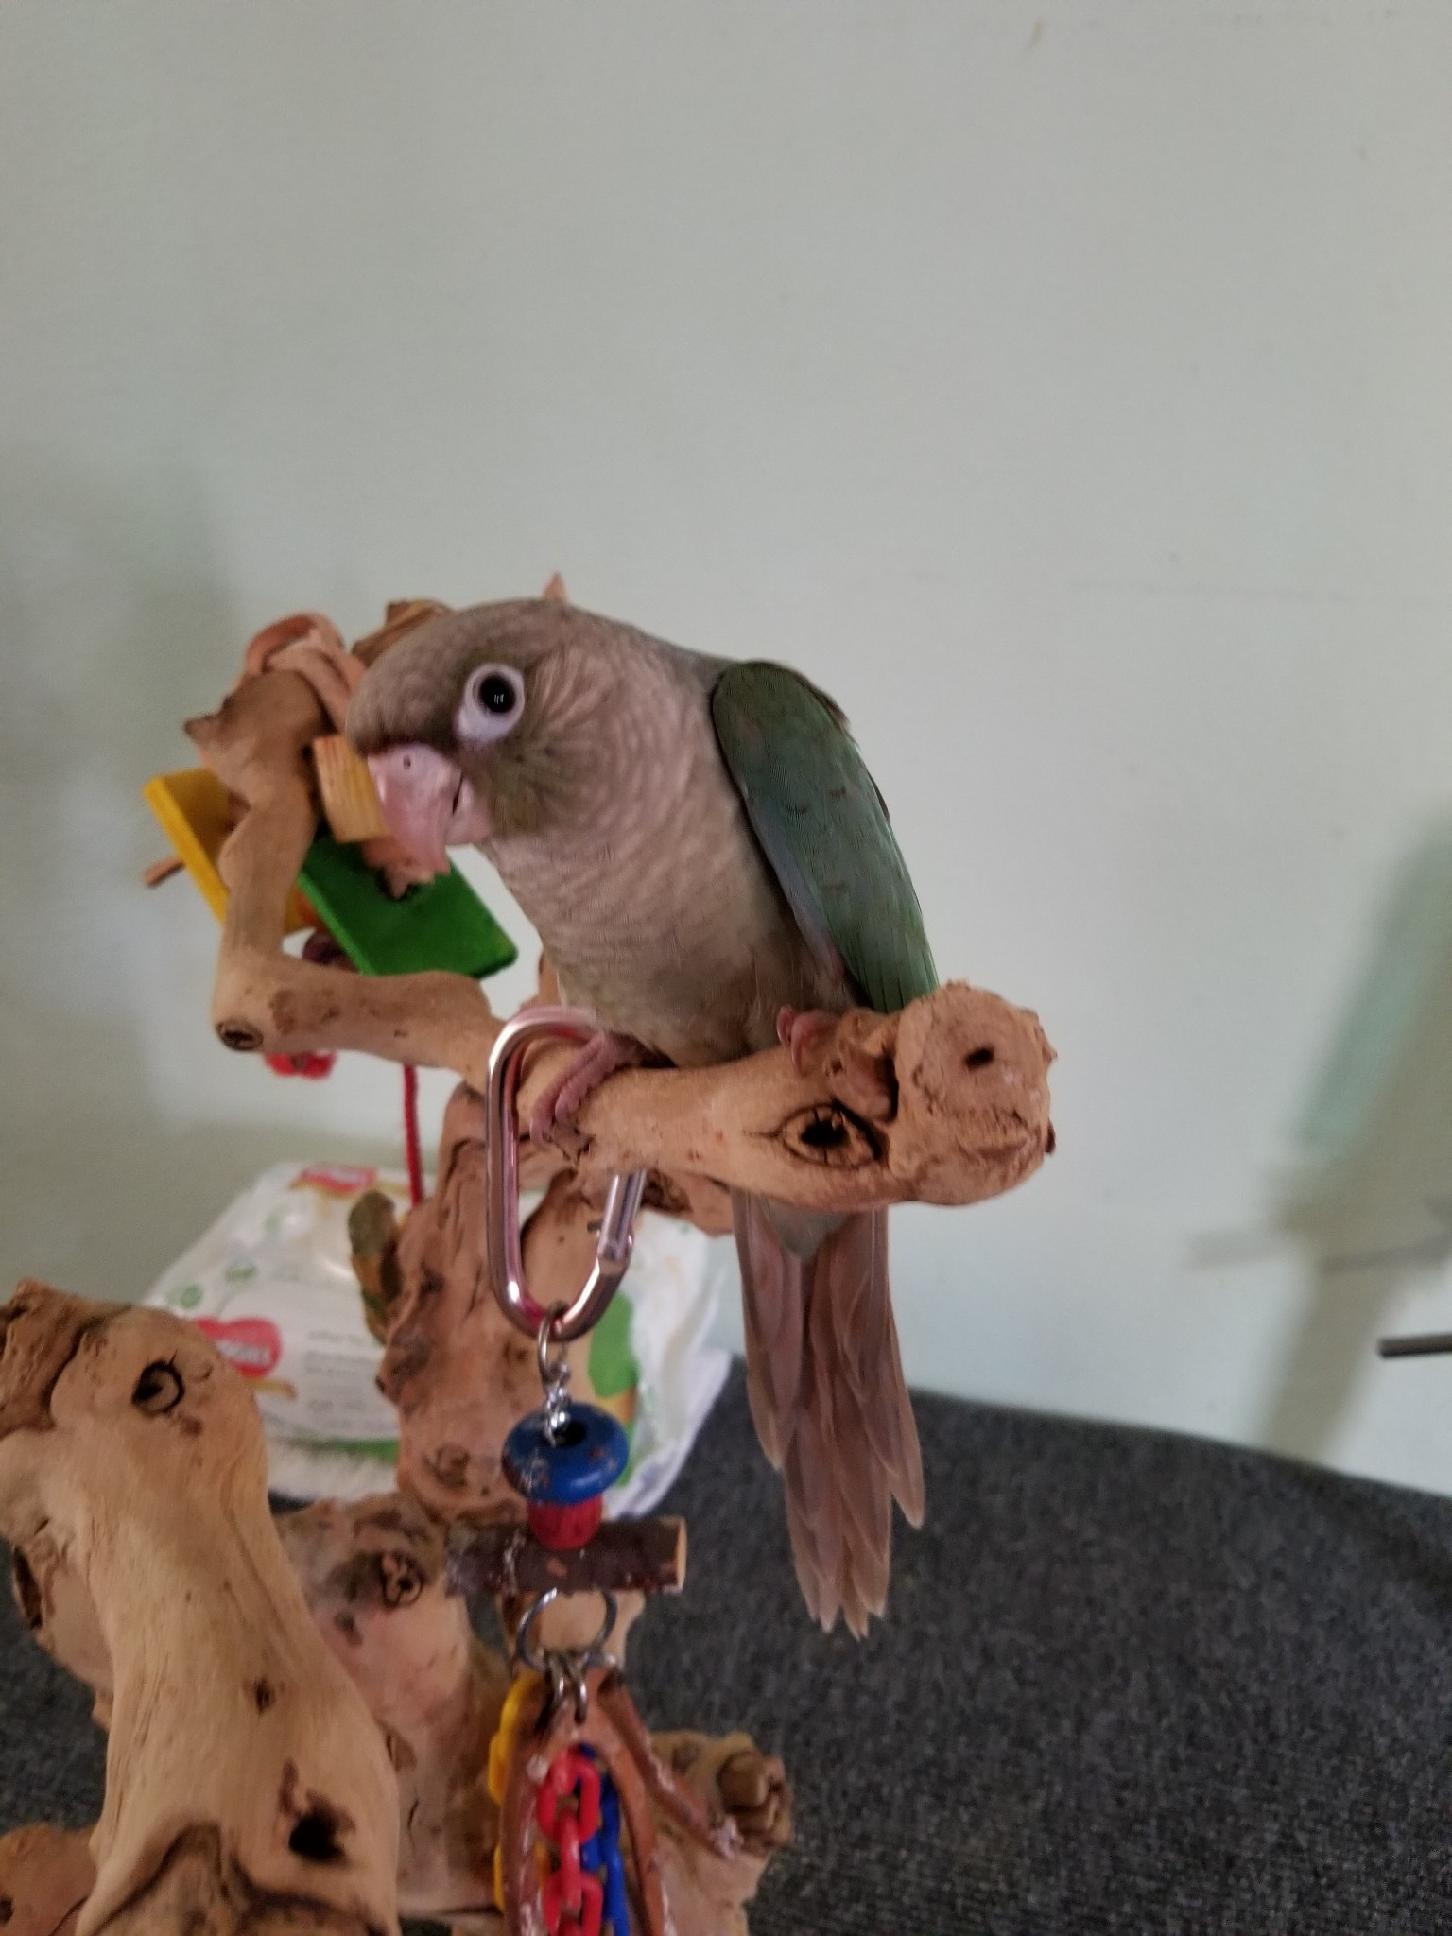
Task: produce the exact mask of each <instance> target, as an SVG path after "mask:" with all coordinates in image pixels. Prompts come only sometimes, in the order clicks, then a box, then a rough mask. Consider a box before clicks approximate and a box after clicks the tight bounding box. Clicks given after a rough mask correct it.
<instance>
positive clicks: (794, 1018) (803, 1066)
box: [776, 1008, 842, 1076]
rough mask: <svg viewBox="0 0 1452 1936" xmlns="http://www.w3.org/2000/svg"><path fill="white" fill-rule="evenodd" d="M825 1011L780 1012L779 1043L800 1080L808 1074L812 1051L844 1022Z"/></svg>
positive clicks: (777, 1033) (794, 1009) (812, 1009)
mask: <svg viewBox="0 0 1452 1936" xmlns="http://www.w3.org/2000/svg"><path fill="white" fill-rule="evenodd" d="M841 1019H842V1017H841V1016H840V1015H829V1014H828V1013H827V1011H826V1010H825V1009H823V1008H782V1009H778V1010H777V1017H776V1039H777V1041H778V1042H780V1043H781V1045H782V1047H783V1048H784V1049H785V1050H786V1051H787V1053H788V1054H789V1055H790V1056H791V1059H792V1067H793V1068H794V1069H795V1070H796V1072H797V1074H798V1075H799V1076H804V1075H806V1074H807V1069H808V1064H809V1062H810V1061H811V1055H812V1050H813V1048H814V1047H815V1045H816V1044H817V1043H818V1042H820V1041H821V1039H822V1037H823V1036H825V1035H830V1034H831V1033H832V1031H833V1030H834V1029H835V1028H836V1026H837V1024H838V1023H839V1022H840V1021H841Z"/></svg>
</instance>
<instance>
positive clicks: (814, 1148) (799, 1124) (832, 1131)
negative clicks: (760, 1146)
mask: <svg viewBox="0 0 1452 1936" xmlns="http://www.w3.org/2000/svg"><path fill="white" fill-rule="evenodd" d="M777 1133H778V1135H779V1136H780V1138H781V1141H782V1144H783V1146H784V1147H785V1148H786V1149H788V1150H789V1151H790V1152H791V1154H792V1155H793V1156H799V1157H800V1158H801V1159H802V1161H803V1162H804V1163H815V1164H818V1165H820V1166H821V1167H822V1168H823V1169H829V1170H861V1169H866V1168H868V1167H869V1166H870V1165H872V1164H874V1163H876V1162H878V1161H879V1160H880V1151H879V1148H878V1138H877V1137H876V1136H875V1135H874V1133H873V1131H872V1130H871V1129H870V1128H869V1127H868V1125H867V1124H866V1123H865V1122H863V1120H862V1118H861V1117H860V1116H855V1115H854V1114H853V1113H852V1111H851V1110H850V1109H846V1108H844V1107H843V1105H842V1104H841V1103H839V1102H828V1103H813V1104H812V1105H811V1107H810V1108H808V1109H803V1110H801V1111H799V1112H798V1114H797V1115H795V1116H789V1117H788V1118H787V1120H786V1121H785V1122H784V1123H783V1124H782V1126H781V1128H780V1130H779V1131H778V1132H777Z"/></svg>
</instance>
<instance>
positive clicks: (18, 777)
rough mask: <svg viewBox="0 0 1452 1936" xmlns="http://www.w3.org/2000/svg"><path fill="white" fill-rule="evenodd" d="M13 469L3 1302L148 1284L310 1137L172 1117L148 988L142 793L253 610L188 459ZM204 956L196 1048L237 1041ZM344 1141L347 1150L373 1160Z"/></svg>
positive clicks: (1, 1147) (4, 857)
mask: <svg viewBox="0 0 1452 1936" xmlns="http://www.w3.org/2000/svg"><path fill="white" fill-rule="evenodd" d="M0 478H3V484H0V611H3V613H4V621H3V622H4V641H3V653H0V935H3V944H0V1001H3V1004H4V1014H5V1016H6V1017H7V1018H8V1019H7V1021H6V1023H5V1026H4V1027H3V1029H0V1095H3V1097H4V1113H3V1116H0V1299H3V1297H4V1296H5V1295H6V1294H7V1293H8V1291H9V1289H10V1287H11V1285H12V1284H13V1282H14V1280H15V1279H16V1278H17V1277H18V1276H20V1275H21V1274H33V1275H37V1276H43V1277H47V1278H49V1279H51V1280H52V1281H54V1282H57V1283H60V1284H62V1285H64V1286H66V1287H67V1288H69V1289H72V1290H76V1291H80V1292H84V1293H86V1294H89V1295H94V1296H109V1297H122V1298H130V1297H135V1296H138V1295H139V1294H140V1293H141V1292H142V1291H143V1290H144V1289H145V1288H146V1286H147V1285H148V1283H149V1282H150V1281H151V1279H152V1277H153V1276H154V1275H155V1274H156V1272H157V1271H158V1270H159V1269H160V1268H161V1267H162V1266H163V1265H165V1264H166V1263H167V1262H169V1261H170V1260H171V1258H172V1257H174V1256H175V1255H177V1253H178V1252H179V1251H180V1250H181V1249H182V1248H183V1246H184V1245H185V1244H187V1243H190V1242H191V1241H192V1240H193V1239H194V1238H195V1236H196V1235H197V1233H198V1231H199V1230H200V1229H201V1228H202V1226H203V1224H204V1223H206V1222H207V1221H209V1220H210V1219H211V1218H212V1217H213V1216H214V1215H215V1214H216V1213H217V1212H218V1211H220V1210H221V1209H222V1207H223V1206H224V1205H225V1204H226V1202H227V1201H228V1200H229V1199H230V1198H231V1197H232V1196H233V1195H234V1194H235V1193H236V1190H237V1189H238V1187H239V1186H240V1185H241V1183H242V1182H244V1181H245V1180H247V1179H248V1178H249V1177H251V1176H252V1175H254V1174H255V1173H256V1172H257V1171H258V1170H259V1169H261V1168H262V1167H263V1166H264V1165H265V1164H267V1163H272V1162H279V1161H283V1160H285V1159H286V1158H287V1157H288V1156H289V1155H290V1154H294V1153H297V1152H296V1151H295V1149H292V1148H289V1146H288V1136H287V1132H286V1131H278V1130H275V1129H268V1128H266V1127H251V1128H249V1127H236V1128H233V1127H229V1126H225V1125H220V1126H219V1125H216V1124H213V1125H207V1124H199V1123H197V1122H195V1121H180V1120H176V1119H175V1118H174V1117H173V1118H172V1119H170V1120H168V1118H167V1114H166V1112H165V1111H163V1110H160V1109H158V1108H157V1107H156V1106H155V1100H154V1096H153V1093H152V1091H153V1088H154V1082H153V1077H152V1072H151V1069H150V1067H149V1058H148V1048H149V1044H148V1039H147V1036H146V1032H145V1028H144V1025H143V1023H142V1021H141V1020H140V1017H139V1005H138V999H137V997H138V993H139V992H144V991H141V990H140V980H141V978H143V977H144V976H145V975H146V974H147V966H146V964H147V963H148V962H151V963H152V964H153V965H154V964H155V961H156V959H157V951H159V950H162V949H164V948H165V947H166V946H167V938H166V937H167V927H166V924H165V923H163V922H159V921H158V920H157V919H156V910H155V909H154V908H151V907H149V906H148V905H147V902H146V896H145V892H144V890H143V889H142V887H141V885H140V881H139V875H140V872H141V869H142V867H143V866H144V865H145V863H146V862H147V861H149V860H152V859H154V858H156V856H157V854H158V853H159V852H160V851H161V849H162V845H163V843H161V842H160V841H159V839H158V837H157V833H156V830H155V828H154V826H153V825H152V824H151V823H150V820H149V816H148V815H147V814H146V812H145V809H144V808H143V807H142V805H141V802H140V800H139V797H138V794H139V788H140V786H141V784H142V782H143V781H144V780H145V778H146V776H147V775H148V774H150V773H151V772H152V771H153V770H155V768H156V767H157V766H158V765H164V764H166V763H168V762H169V761H171V762H173V763H174V761H175V755H176V749H177V744H178V739H177V722H178V720H179V718H180V716H181V714H182V713H183V712H184V711H185V710H187V709H188V708H187V704H186V696H187V695H189V694H194V693H197V692H200V693H201V695H202V696H203V697H206V696H207V695H208V694H210V693H211V692H212V690H213V689H214V687H215V684H216V681H215V677H211V676H204V677H202V678H201V679H200V680H199V679H198V677H197V671H196V667H197V661H198V660H199V659H205V658H207V657H208V656H209V655H215V659H216V662H217V663H228V664H230V663H231V662H232V660H233V659H234V658H235V643H234V642H235V640H236V639H237V638H238V637H239V636H240V632H241V628H240V626H239V624H238V622H237V620H236V618H235V615H234V614H233V613H232V611H231V609H230V607H229V603H228V600H227V598H226V596H225V594H224V593H223V592H222V591H221V590H220V589H219V586H218V582H217V574H216V573H215V572H214V570H213V569H212V566H211V546H210V542H209V535H208V530H207V524H206V518H205V515H204V512H203V509H202V507H201V504H200V502H199V499H198V495H197V493H196V492H195V491H194V490H193V489H192V488H191V487H190V484H189V482H188V480H187V479H186V478H185V477H184V476H180V475H171V476H168V477H162V478H156V477H152V478H150V479H149V480H139V481H138V482H137V484H136V485H135V487H134V488H130V489H128V490H127V492H126V493H125V494H124V495H120V494H117V493H114V492H112V491H110V490H107V489H103V488H101V487H98V486H97V485H96V484H95V483H94V482H92V481H90V480H88V479H86V478H78V477H75V476H67V475H61V474H58V473H57V472H56V471H55V469H54V467H53V466H51V465H49V464H44V465H42V464H39V463H35V462H31V461H28V460H27V458H26V456H25V454H24V453H23V452H22V453H10V454H9V455H8V456H7V458H6V461H5V462H4V463H3V465H0ZM219 640H225V641H228V644H227V646H226V649H225V651H218V650H217V649H216V642H217V641H219ZM153 971H154V967H153ZM208 973H209V968H208V965H207V962H206V959H205V957H199V960H198V964H197V985H196V996H197V999H196V1002H195V1007H194V1010H192V1011H191V1012H189V1013H187V1014H185V1015H177V1016H175V1017H174V1018H168V1020H167V1026H169V1027H170V1028H172V1029H173V1030H174V1034H173V1036H172V1037H171V1041H172V1044H173V1051H172V1052H173V1053H174V1054H175V1055H176V1056H178V1057H180V1058H183V1059H184V1058H186V1057H187V1056H190V1055H193V1054H195V1055H196V1056H198V1057H200V1056H203V1055H213V1054H217V1053H220V1051H218V1050H217V1048H216V1044H215V1040H214V1038H213V1036H212V1033H211V1030H210V1027H209V1026H208V1021H207V1013H206V996H205V992H204V991H205V988H206V985H207V984H206V981H205V979H203V977H205V976H206V975H207V974H208ZM191 979H192V977H191V972H190V965H189V964H188V971H187V980H188V982H189V983H190V981H191ZM151 1046H154V1044H153V1045H151ZM151 1059H152V1060H154V1055H153V1056H152V1058H151ZM279 1104H280V1107H279V1119H280V1120H285V1110H284V1108H283V1106H282V1099H281V1098H280V1099H279ZM346 1142H347V1139H342V1138H332V1137H330V1139H329V1153H330V1154H332V1155H335V1156H336V1157H337V1159H338V1160H339V1161H349V1160H353V1159H355V1158H356V1159H359V1160H362V1159H364V1158H366V1157H367V1156H369V1155H372V1156H373V1157H374V1158H375V1159H376V1156H377V1154H378V1152H377V1150H376V1149H375V1148H365V1147H363V1146H361V1145H360V1146H357V1147H355V1148H353V1149H349V1148H348V1147H346Z"/></svg>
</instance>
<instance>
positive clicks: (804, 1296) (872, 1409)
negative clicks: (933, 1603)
mask: <svg viewBox="0 0 1452 1936" xmlns="http://www.w3.org/2000/svg"><path fill="white" fill-rule="evenodd" d="M734 1211H735V1224H736V1243H737V1250H738V1254H739V1256H740V1259H741V1278H742V1289H743V1300H744V1310H745V1323H746V1364H747V1390H748V1393H749V1396H750V1400H751V1410H752V1417H753V1420H754V1422H755V1425H756V1430H757V1434H758V1436H759V1437H760V1439H761V1443H762V1446H763V1448H764V1449H765V1451H766V1454H767V1457H768V1458H769V1459H770V1460H771V1462H772V1464H773V1465H775V1466H777V1467H778V1468H779V1469H780V1470H781V1471H782V1472H783V1474H784V1476H785V1479H786V1495H787V1527H788V1531H789V1533H790V1535H791V1542H792V1553H793V1558H794V1560H795V1563H796V1571H797V1578H798V1580H799V1581H800V1582H801V1587H802V1595H803V1598H804V1599H805V1600H806V1603H807V1606H808V1608H809V1610H810V1611H811V1613H812V1614H813V1616H814V1618H816V1619H817V1620H818V1621H820V1623H821V1624H822V1626H823V1627H826V1628H828V1629H830V1628H831V1627H832V1626H833V1625H835V1623H836V1620H837V1617H838V1614H839V1613H840V1614H841V1615H842V1616H843V1617H844V1618H845V1619H846V1622H847V1625H848V1626H849V1627H850V1629H851V1630H852V1632H853V1633H855V1634H858V1635H861V1634H863V1633H865V1632H866V1630H867V1625H868V1621H869V1618H870V1616H871V1615H873V1614H881V1613H882V1611H883V1609H884V1607H885V1606H886V1603H887V1588H888V1578H889V1573H890V1570H891V1551H892V1501H893V1500H894V1499H896V1500H897V1501H898V1503H899V1505H900V1506H901V1507H902V1509H903V1511H904V1513H905V1514H906V1515H907V1517H908V1519H909V1520H910V1521H911V1522H912V1523H913V1524H914V1525H919V1524H921V1522H922V1515H923V1466H922V1453H921V1451H920V1449H919V1445H918V1435H917V1426H916V1423H915V1421H914V1419H913V1413H912V1403H911V1400H910V1399H909V1397H908V1392H907V1386H906V1383H905V1381H904V1379H903V1372H902V1359H901V1356H900V1354H899V1351H898V1343H897V1327H896V1325H895V1324H894V1322H893V1316H892V1302H891V1298H890V1295H889V1291H888V1278H887V1213H886V1212H885V1211H873V1212H870V1213H867V1214H864V1215H860V1216H853V1217H847V1218H843V1219H821V1220H818V1222H817V1224H816V1227H815V1229H813V1228H812V1226H811V1224H810V1222H809V1220H806V1219H803V1218H802V1217H801V1216H800V1215H798V1214H796V1213H792V1212H789V1211H785V1208H784V1206H778V1205H773V1204H769V1203H767V1202H765V1201H763V1200H762V1199H760V1198H756V1197H746V1196H742V1195H739V1194H738V1195H737V1196H736V1197H735V1199H734ZM784 1237H785V1239H786V1240H785V1241H784V1240H783V1239H784ZM814 1238H815V1239H816V1242H815V1244H814V1245H813V1244H812V1240H813V1239H814ZM809 1245H811V1246H812V1247H811V1248H810V1249H809V1248H808V1246H809ZM800 1252H806V1254H800Z"/></svg>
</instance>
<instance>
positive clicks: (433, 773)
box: [347, 599, 614, 873]
mask: <svg viewBox="0 0 1452 1936" xmlns="http://www.w3.org/2000/svg"><path fill="white" fill-rule="evenodd" d="M592 625H593V621H592V620H591V619H590V617H589V615H588V614H587V613H583V612H580V611H578V610H577V609H576V608H575V607H573V606H569V605H564V604H561V603H559V602H557V601H556V600H553V599H519V600H515V601H513V602H512V603H509V604H503V605H476V606H474V607H472V608H471V609H470V610H468V611H461V612H447V613H441V614H440V615H439V616H438V617H437V618H432V619H429V620H427V621H425V622H424V623H423V624H422V625H419V626H418V627H416V628H415V629H414V630H412V631H410V632H409V633H408V634H407V635H406V636H405V637H404V638H402V639H400V640H399V642H398V643H397V644H396V645H393V646H390V647H389V648H388V649H387V651H385V652H384V653H383V654H382V655H381V657H379V658H378V659H377V660H376V661H375V663H374V664H373V665H372V666H370V668H369V669H368V671H367V673H366V674H365V675H364V677H363V679H362V681H361V682H360V684H359V686H358V690H357V691H356V693H355V694H354V695H353V701H352V704H351V705H350V707H349V709H348V723H347V732H348V738H349V739H350V740H351V742H352V743H353V745H354V746H355V747H356V748H357V750H358V751H359V752H360V753H362V754H363V755H364V756H365V757H366V758H367V761H368V765H369V768H370V770H371V772H372V774H373V781H374V785H375V787H376V788H377V791H378V798H379V802H380V804H381V806H382V808H383V817H384V819H385V820H386V821H387V823H388V828H389V831H390V833H392V835H393V836H394V838H395V839H396V840H397V841H398V842H399V843H400V845H401V846H403V847H404V848H405V849H406V850H407V851H408V852H409V853H410V854H411V855H413V856H414V857H415V858H416V859H418V860H419V861H421V862H423V863H425V864H427V865H428V866H431V867H432V868H433V869H434V871H435V872H436V873H441V872H442V871H443V870H444V868H445V867H446V866H447V858H446V849H447V848H449V847H455V846H463V845H467V844H471V843H476V842H480V841H487V840H492V839H494V838H496V837H498V836H503V835H508V834H514V833H522V832H529V831H531V830H534V829H537V828H538V827H540V826H542V825H543V824H544V823H545V822H546V820H547V819H548V817H549V815H550V812H551V810H552V808H555V807H557V806H558V805H559V804H560V802H561V800H562V798H563V797H564V796H565V795H566V794H567V793H568V791H569V789H570V787H571V785H572V784H574V783H575V782H576V781H577V779H578V776H579V775H580V773H581V772H582V771H583V770H585V769H586V768H587V767H588V764H589V762H588V758H587V757H585V756H586V754H587V752H588V745H589V739H590V733H591V723H592V720H594V719H597V718H598V715H599V707H600V705H601V703H602V702H603V701H604V700H605V699H606V697H607V689H608V687H609V684H610V682H611V680H612V679H613V677H614V671H613V668H612V666H611V665H610V663H609V655H608V654H602V653H600V652H598V651H595V650H592V649H591V647H592V637H591V633H592Z"/></svg>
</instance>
